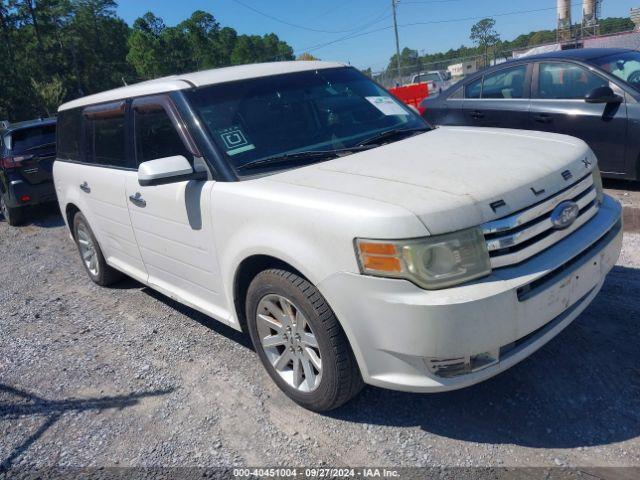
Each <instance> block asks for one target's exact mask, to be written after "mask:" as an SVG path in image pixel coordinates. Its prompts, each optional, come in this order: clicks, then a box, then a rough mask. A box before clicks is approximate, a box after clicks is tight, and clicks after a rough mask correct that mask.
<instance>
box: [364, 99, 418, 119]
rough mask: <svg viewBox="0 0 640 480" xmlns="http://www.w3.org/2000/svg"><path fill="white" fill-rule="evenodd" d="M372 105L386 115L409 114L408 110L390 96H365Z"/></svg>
mask: <svg viewBox="0 0 640 480" xmlns="http://www.w3.org/2000/svg"><path fill="white" fill-rule="evenodd" d="M365 98H366V99H367V100H369V102H370V103H371V105H373V106H374V107H376V108H377V109H378V110H380V111H381V112H382V113H384V114H385V115H409V114H408V113H407V111H406V110H405V109H404V108H402V107H401V106H400V105H398V104H397V103H396V102H395V101H394V100H393V99H392V98H389V97H365Z"/></svg>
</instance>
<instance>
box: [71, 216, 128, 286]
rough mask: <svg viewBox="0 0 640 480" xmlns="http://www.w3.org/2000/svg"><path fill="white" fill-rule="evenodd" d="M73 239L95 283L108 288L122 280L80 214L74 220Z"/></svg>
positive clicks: (120, 274) (83, 263)
mask: <svg viewBox="0 0 640 480" xmlns="http://www.w3.org/2000/svg"><path fill="white" fill-rule="evenodd" d="M73 237H74V239H75V241H76V245H77V246H78V251H79V252H80V258H81V260H82V265H84V269H85V270H86V271H87V274H88V275H89V278H91V280H92V281H93V282H94V283H96V284H98V285H100V286H101V287H106V286H108V285H112V284H114V283H115V282H117V281H118V280H121V279H122V277H123V275H122V273H120V272H119V271H117V270H115V269H114V268H111V267H110V266H109V265H107V262H106V261H105V259H104V255H103V254H102V250H100V245H99V244H98V241H97V240H96V237H95V235H94V234H93V230H91V227H89V223H88V222H87V219H86V218H85V217H84V215H83V214H82V213H80V212H78V213H76V215H75V217H74V218H73Z"/></svg>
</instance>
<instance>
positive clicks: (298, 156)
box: [237, 145, 373, 170]
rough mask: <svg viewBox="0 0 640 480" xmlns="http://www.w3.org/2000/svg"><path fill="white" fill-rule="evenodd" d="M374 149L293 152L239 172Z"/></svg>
mask: <svg viewBox="0 0 640 480" xmlns="http://www.w3.org/2000/svg"><path fill="white" fill-rule="evenodd" d="M371 148H373V145H358V146H356V147H351V148H340V149H335V150H310V151H306V152H293V153H285V154H284V155H275V156H273V157H267V158H260V159H258V160H253V161H251V162H248V163H245V164H244V165H240V166H238V167H237V169H238V170H252V169H254V168H259V167H263V166H265V165H275V164H279V163H289V162H292V161H295V160H316V159H329V158H335V157H340V156H342V155H343V154H344V155H349V154H351V153H356V152H361V151H363V150H369V149H371Z"/></svg>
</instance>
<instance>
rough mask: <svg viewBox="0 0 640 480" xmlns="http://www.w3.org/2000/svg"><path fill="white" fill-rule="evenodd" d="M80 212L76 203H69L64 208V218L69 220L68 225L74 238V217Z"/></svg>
mask: <svg viewBox="0 0 640 480" xmlns="http://www.w3.org/2000/svg"><path fill="white" fill-rule="evenodd" d="M78 212H80V209H79V208H78V206H77V205H76V204H75V203H67V206H66V207H65V209H64V218H65V220H66V221H67V227H68V228H69V232H70V233H71V236H72V237H73V238H74V240H75V234H74V232H73V218H74V217H75V216H76V214H77V213H78Z"/></svg>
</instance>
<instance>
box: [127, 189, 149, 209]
mask: <svg viewBox="0 0 640 480" xmlns="http://www.w3.org/2000/svg"><path fill="white" fill-rule="evenodd" d="M129 201H130V202H131V203H133V204H134V205H135V206H136V207H141V208H144V207H146V206H147V202H146V201H145V199H144V198H142V195H141V194H140V192H136V194H135V195H129Z"/></svg>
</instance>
